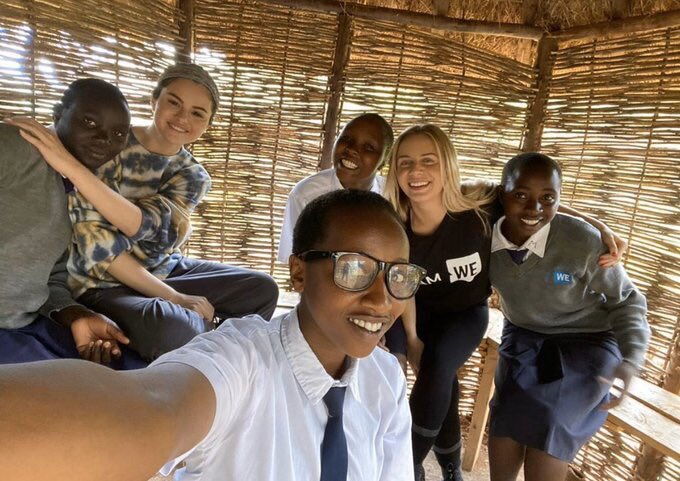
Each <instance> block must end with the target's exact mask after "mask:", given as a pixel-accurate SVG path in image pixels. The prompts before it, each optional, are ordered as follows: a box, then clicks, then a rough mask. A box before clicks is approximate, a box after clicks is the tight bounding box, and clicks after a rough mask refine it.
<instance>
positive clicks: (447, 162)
mask: <svg viewBox="0 0 680 481" xmlns="http://www.w3.org/2000/svg"><path fill="white" fill-rule="evenodd" d="M418 134H420V135H425V136H427V137H429V139H430V140H432V143H433V144H434V146H435V149H436V154H437V157H438V158H439V168H440V172H441V176H442V184H443V192H442V203H443V204H444V208H445V209H446V210H447V212H451V213H455V212H462V211H465V210H474V211H475V213H476V214H477V215H478V216H479V218H480V219H481V220H482V221H483V223H484V231H485V233H486V234H488V230H489V222H488V218H487V215H486V213H485V212H484V210H483V209H482V206H484V205H486V204H489V203H490V202H492V201H493V200H494V199H495V192H494V191H493V189H491V190H489V189H485V188H475V189H471V191H470V192H468V193H466V194H463V192H462V191H461V179H460V170H459V168H458V157H457V156H456V149H455V148H454V146H453V144H452V143H451V140H449V138H448V136H447V135H446V134H445V133H444V132H443V131H442V129H440V128H439V127H437V126H436V125H434V124H419V125H414V126H412V127H409V128H408V129H406V130H404V131H403V132H402V133H401V134H400V135H399V137H397V140H395V142H394V145H393V146H392V151H391V152H390V167H389V171H388V172H387V180H386V182H385V197H387V199H388V200H389V201H390V203H391V204H392V207H394V208H395V210H396V211H397V213H398V214H399V217H401V219H402V220H403V221H404V222H408V221H409V214H410V210H411V203H410V202H409V199H408V197H407V196H406V194H404V192H403V191H402V190H401V188H400V187H399V182H398V181H397V154H398V153H399V146H400V145H401V143H402V142H403V141H404V139H406V138H407V137H410V136H412V135H418Z"/></svg>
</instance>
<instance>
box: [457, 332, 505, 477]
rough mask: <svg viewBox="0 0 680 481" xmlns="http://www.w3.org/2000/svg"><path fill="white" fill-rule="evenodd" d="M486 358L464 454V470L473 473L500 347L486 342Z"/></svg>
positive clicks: (487, 412)
mask: <svg viewBox="0 0 680 481" xmlns="http://www.w3.org/2000/svg"><path fill="white" fill-rule="evenodd" d="M486 343H487V345H486V356H485V357H484V367H483V368H482V376H481V378H480V379H479V391H478V393H477V398H476V399H475V407H474V409H473V411H472V420H471V421H470V429H469V430H468V437H467V441H466V442H465V452H464V453H463V469H464V470H465V471H472V470H473V469H474V467H475V463H476V462H477V458H478V457H479V448H480V447H481V446H482V440H483V439H484V429H485V428H486V421H487V419H488V418H489V402H490V401H491V396H493V391H494V384H493V378H494V373H495V372H496V365H497V364H498V346H497V345H494V344H492V343H490V342H489V341H488V340H487V341H486Z"/></svg>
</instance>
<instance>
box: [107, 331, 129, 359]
mask: <svg viewBox="0 0 680 481" xmlns="http://www.w3.org/2000/svg"><path fill="white" fill-rule="evenodd" d="M106 333H107V334H108V335H109V336H111V337H112V338H113V339H115V340H116V341H118V342H120V343H121V344H130V338H128V337H127V336H126V335H125V334H123V331H121V330H120V329H119V328H118V327H116V326H114V325H113V324H109V325H108V326H107V327H106ZM118 354H120V351H119V353H118Z"/></svg>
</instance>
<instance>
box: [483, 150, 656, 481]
mask: <svg viewBox="0 0 680 481" xmlns="http://www.w3.org/2000/svg"><path fill="white" fill-rule="evenodd" d="M561 181H562V173H561V170H560V167H559V165H558V164H557V163H556V162H555V161H554V160H553V159H551V158H550V157H548V156H545V155H542V154H537V153H526V154H521V155H518V156H516V157H514V158H513V159H511V160H510V161H509V162H508V163H507V164H506V166H505V168H504V170H503V177H502V183H501V186H500V198H501V201H502V204H503V209H504V213H505V216H504V217H502V218H501V219H500V220H499V221H498V222H497V223H496V225H495V226H494V232H493V239H492V247H491V251H492V255H491V265H490V278H491V283H492V284H493V285H494V287H495V288H496V289H497V290H498V292H499V293H500V296H501V306H502V310H503V313H504V315H505V317H506V325H505V328H504V331H503V340H502V343H501V347H500V361H499V366H498V370H497V372H496V386H497V393H496V396H495V397H494V400H493V401H492V419H491V431H490V435H491V437H490V440H489V458H490V462H491V479H492V481H495V480H508V479H515V477H516V475H517V473H518V471H519V468H520V467H521V466H522V463H524V473H525V479H526V480H527V481H534V480H544V479H555V480H558V479H564V477H565V475H566V470H567V467H568V463H569V461H571V460H572V459H573V458H574V456H575V455H576V453H577V452H578V450H579V449H580V448H581V446H582V445H583V444H584V443H585V442H586V441H587V440H588V439H589V438H590V437H591V436H592V435H593V434H594V433H595V432H596V431H597V430H598V429H599V428H600V426H601V425H602V424H603V423H604V421H605V419H606V409H608V408H610V407H613V406H615V405H616V404H618V403H619V402H620V400H621V398H618V399H616V400H614V401H612V402H608V400H609V394H608V391H609V386H610V385H611V383H607V382H602V379H615V378H619V379H621V380H622V381H623V385H624V389H623V391H624V393H625V391H626V390H627V387H628V383H629V382H630V380H631V378H632V376H633V375H634V374H635V373H636V372H637V370H638V369H639V366H640V365H641V363H642V362H643V359H644V353H645V349H646V346H647V342H648V339H649V326H648V324H647V320H646V317H645V316H646V301H645V298H644V296H643V295H642V294H641V293H640V292H639V291H638V290H637V289H636V288H635V286H634V285H633V284H632V282H631V281H630V279H629V278H628V276H627V275H626V272H625V271H624V269H623V267H622V266H620V265H616V266H614V267H611V268H602V267H599V266H598V263H597V261H598V257H599V255H600V254H601V253H602V252H603V251H604V250H605V249H604V248H603V245H602V242H601V239H600V236H599V233H598V232H597V231H596V230H595V229H594V228H592V227H591V226H590V225H588V224H587V223H585V222H582V221H580V220H578V219H575V218H572V217H569V216H565V215H561V214H557V207H558V205H559V195H560V187H561Z"/></svg>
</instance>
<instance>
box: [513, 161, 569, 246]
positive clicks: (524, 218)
mask: <svg viewBox="0 0 680 481" xmlns="http://www.w3.org/2000/svg"><path fill="white" fill-rule="evenodd" d="M560 187H561V180H560V176H559V173H558V172H557V170H555V169H554V168H552V167H550V166H549V165H546V164H529V165H524V166H520V167H518V168H516V169H515V171H514V172H512V173H510V174H509V175H508V177H507V179H506V181H505V184H504V185H503V188H502V195H501V200H502V202H503V209H504V211H505V221H503V224H502V226H501V230H502V232H503V235H504V236H505V237H506V238H507V239H508V240H509V241H511V242H513V243H514V244H516V245H518V246H521V245H522V244H524V243H525V242H526V241H527V239H529V237H531V236H532V235H533V234H535V233H536V232H538V231H539V230H540V229H541V228H542V227H543V226H545V225H547V224H549V223H550V222H551V221H552V220H553V218H554V217H555V214H556V213H557V208H558V206H559V202H560Z"/></svg>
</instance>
